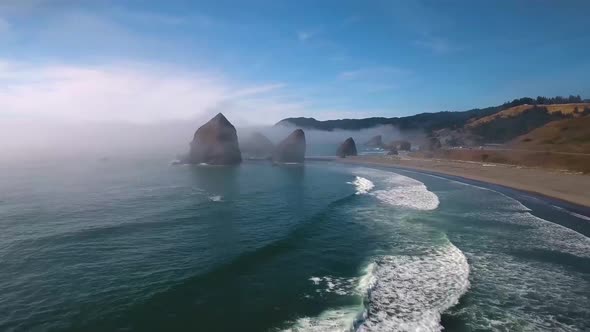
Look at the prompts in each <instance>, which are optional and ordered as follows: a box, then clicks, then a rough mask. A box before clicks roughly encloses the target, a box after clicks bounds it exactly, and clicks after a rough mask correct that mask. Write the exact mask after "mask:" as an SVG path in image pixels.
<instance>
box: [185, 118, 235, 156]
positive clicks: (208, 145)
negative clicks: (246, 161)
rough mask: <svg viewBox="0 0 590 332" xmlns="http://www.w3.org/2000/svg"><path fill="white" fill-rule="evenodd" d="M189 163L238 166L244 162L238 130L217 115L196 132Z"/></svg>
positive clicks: (191, 145)
mask: <svg viewBox="0 0 590 332" xmlns="http://www.w3.org/2000/svg"><path fill="white" fill-rule="evenodd" d="M188 162H189V163H192V164H202V163H205V164H210V165H236V164H239V163H241V162H242V154H241V152H240V146H239V144H238V135H237V134H236V128H235V127H234V126H233V125H232V124H231V123H230V122H229V121H228V120H227V119H226V118H225V116H223V114H221V113H219V114H217V115H216V116H215V117H214V118H213V119H211V120H209V122H207V123H205V124H204V125H203V126H201V127H200V128H199V129H197V131H196V132H195V136H194V138H193V141H192V142H191V143H190V152H189V155H188Z"/></svg>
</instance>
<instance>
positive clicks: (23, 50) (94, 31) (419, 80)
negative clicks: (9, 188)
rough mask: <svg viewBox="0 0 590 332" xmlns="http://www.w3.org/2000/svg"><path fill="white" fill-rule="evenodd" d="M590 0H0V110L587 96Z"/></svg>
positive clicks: (124, 112) (143, 115)
mask: <svg viewBox="0 0 590 332" xmlns="http://www.w3.org/2000/svg"><path fill="white" fill-rule="evenodd" d="M589 13H590V2H588V1H542V0H538V1H532V0H531V1H442V0H441V1H219V0H216V1H207V2H197V1H114V0H113V1H107V0H105V1H59V0H54V1H49V0H47V1H43V0H4V1H2V2H0V45H2V46H1V47H0V116H3V117H4V118H11V119H14V118H17V119H18V118H28V119H40V118H41V119H44V120H60V121H73V122H76V121H123V122H147V123H149V122H157V121H168V120H182V119H192V118H196V117H198V116H199V115H208V114H210V113H214V112H217V111H223V112H225V113H229V114H231V115H232V116H233V117H234V118H236V119H238V120H239V121H243V122H246V123H251V122H253V123H273V122H275V121H277V120H279V119H281V118H283V117H286V116H313V117H316V118H319V119H329V118H343V117H346V118H358V117H367V116H388V117H390V116H404V115H410V114H414V113H420V112H434V111H444V110H465V109H469V108H473V107H485V106H491V105H497V104H500V103H502V102H504V101H506V100H509V99H513V98H517V97H522V96H537V95H547V96H554V95H569V94H580V95H582V96H585V97H590V84H589V82H588V77H590V75H589V74H590V33H588V29H589V28H588V15H590V14H589Z"/></svg>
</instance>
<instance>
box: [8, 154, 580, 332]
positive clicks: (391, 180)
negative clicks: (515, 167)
mask: <svg viewBox="0 0 590 332" xmlns="http://www.w3.org/2000/svg"><path fill="white" fill-rule="evenodd" d="M0 168H1V172H0V188H1V195H2V196H1V197H0V330H1V331H46V330H51V331H115V330H121V331H351V330H358V331H439V330H441V328H442V327H445V331H477V330H479V331H489V330H497V331H538V330H553V331H584V330H589V329H590V306H589V305H588V303H590V239H589V238H588V237H587V236H588V234H589V229H590V227H589V225H590V219H588V218H587V217H585V216H583V215H580V214H577V215H575V214H571V213H569V211H568V210H567V209H562V208H557V207H554V206H552V205H550V204H547V203H545V202H543V201H540V200H537V199H535V198H531V197H525V196H522V197H520V196H517V195H516V196H515V195H510V194H507V193H503V192H498V191H493V190H489V189H486V188H481V187H477V186H474V185H469V184H464V183H459V182H455V181H451V180H448V179H444V178H439V177H435V176H430V175H426V174H419V173H414V172H409V171H402V170H397V171H395V172H392V171H391V170H383V169H371V168H366V167H359V166H344V165H338V164H334V163H330V162H311V163H307V164H306V165H305V166H284V167H273V166H271V165H270V164H267V163H264V162H245V163H244V164H242V165H241V166H239V167H207V166H200V167H199V166H186V165H184V166H183V165H176V166H172V165H169V160H167V159H166V158H160V157H143V158H120V159H118V158H113V159H111V160H105V161H98V160H86V161H77V162H64V161H54V162H49V161H45V162H43V163H16V162H15V163H6V164H3V165H2V166H1V167H0ZM515 198H516V199H515ZM521 198H522V199H521ZM585 218H586V219H585ZM563 225H565V226H568V227H570V228H568V227H565V226H563ZM571 225H574V226H571ZM571 228H575V229H576V231H574V230H572V229H571ZM584 234H585V235H584Z"/></svg>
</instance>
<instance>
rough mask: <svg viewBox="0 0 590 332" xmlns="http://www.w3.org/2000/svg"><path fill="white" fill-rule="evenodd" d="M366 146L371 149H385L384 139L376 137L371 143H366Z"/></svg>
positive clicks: (379, 136)
mask: <svg viewBox="0 0 590 332" xmlns="http://www.w3.org/2000/svg"><path fill="white" fill-rule="evenodd" d="M365 146H368V147H371V148H380V147H383V137H382V136H381V135H377V136H374V137H373V138H371V139H370V140H369V141H367V143H365Z"/></svg>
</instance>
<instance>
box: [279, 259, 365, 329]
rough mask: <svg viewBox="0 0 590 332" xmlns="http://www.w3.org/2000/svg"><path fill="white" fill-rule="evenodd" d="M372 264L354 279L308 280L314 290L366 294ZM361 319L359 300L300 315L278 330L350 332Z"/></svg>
mask: <svg viewBox="0 0 590 332" xmlns="http://www.w3.org/2000/svg"><path fill="white" fill-rule="evenodd" d="M374 267H375V264H374V263H371V264H369V265H367V267H366V268H365V269H364V270H363V272H362V275H361V276H360V277H356V278H336V277H330V276H326V277H311V278H309V280H310V281H311V282H312V283H313V284H314V285H316V286H318V287H319V289H318V290H317V292H318V293H323V292H326V293H335V294H338V295H348V296H350V295H360V296H361V297H366V294H367V292H368V291H369V289H370V288H371V287H372V286H373V284H374V276H373V269H374ZM364 319H365V310H364V306H363V305H362V303H359V305H350V306H344V307H340V308H336V309H330V310H326V311H324V312H322V313H321V314H320V315H318V316H316V317H301V318H299V319H297V320H296V321H295V322H293V323H292V325H291V326H290V327H289V328H287V329H284V330H282V331H281V332H304V331H305V332H353V331H355V327H356V325H358V323H359V322H361V321H363V320H364Z"/></svg>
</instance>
